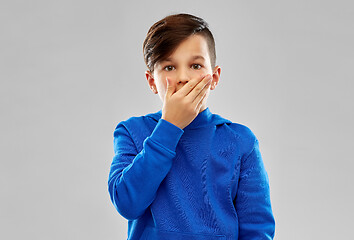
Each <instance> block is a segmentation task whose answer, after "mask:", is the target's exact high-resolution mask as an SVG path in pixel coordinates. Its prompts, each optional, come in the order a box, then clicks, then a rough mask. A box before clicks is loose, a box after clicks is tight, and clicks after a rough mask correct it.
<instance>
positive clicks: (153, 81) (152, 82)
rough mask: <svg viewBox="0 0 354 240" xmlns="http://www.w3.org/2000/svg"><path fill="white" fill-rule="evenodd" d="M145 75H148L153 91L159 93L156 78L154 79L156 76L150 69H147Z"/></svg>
mask: <svg viewBox="0 0 354 240" xmlns="http://www.w3.org/2000/svg"><path fill="white" fill-rule="evenodd" d="M145 77H146V80H147V82H148V84H149V87H150V89H151V91H152V92H153V93H155V94H156V93H157V87H156V84H155V79H154V76H153V74H152V73H151V72H150V71H149V70H146V71H145Z"/></svg>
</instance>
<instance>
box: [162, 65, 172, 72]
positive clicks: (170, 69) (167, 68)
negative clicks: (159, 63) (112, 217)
mask: <svg viewBox="0 0 354 240" xmlns="http://www.w3.org/2000/svg"><path fill="white" fill-rule="evenodd" d="M173 68H174V67H173V66H171V65H168V66H166V67H164V69H165V70H166V71H172V70H173Z"/></svg>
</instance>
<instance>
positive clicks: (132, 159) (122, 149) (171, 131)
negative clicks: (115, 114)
mask: <svg viewBox="0 0 354 240" xmlns="http://www.w3.org/2000/svg"><path fill="white" fill-rule="evenodd" d="M183 132H184V131H183V130H182V129H180V128H179V127H177V126H175V125H173V124H172V123H170V122H168V121H166V120H164V119H160V120H159V122H158V123H157V125H156V127H155V129H154V131H153V132H152V133H151V135H150V136H149V137H147V138H146V139H145V140H144V142H143V149H142V150H141V151H140V152H139V153H138V152H137V149H136V147H135V144H134V142H133V140H132V138H131V136H130V134H129V132H128V130H127V129H126V127H125V126H124V125H123V124H122V123H119V124H118V125H117V127H116V129H115V131H114V140H113V143H114V153H115V155H114V157H113V161H112V164H111V167H110V173H109V178H108V191H109V194H110V197H111V201H112V203H113V205H114V206H115V208H116V209H117V211H118V212H119V213H120V214H121V215H122V216H123V217H124V218H126V219H128V220H133V219H137V218H139V217H140V216H141V215H142V214H143V213H144V212H145V210H146V209H147V208H148V207H149V205H150V204H151V203H152V202H153V200H154V199H155V194H156V191H157V189H158V187H159V185H160V183H161V182H162V180H163V179H164V178H165V177H166V175H167V173H168V172H169V170H170V169H171V167H172V160H173V158H174V157H175V155H176V152H175V151H176V146H177V143H178V141H179V139H180V137H181V136H182V134H183Z"/></svg>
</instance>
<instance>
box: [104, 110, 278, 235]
mask: <svg viewBox="0 0 354 240" xmlns="http://www.w3.org/2000/svg"><path fill="white" fill-rule="evenodd" d="M161 115H162V111H161V110H160V111H158V112H155V113H150V114H147V115H145V116H139V117H130V118H129V119H127V120H125V121H121V122H120V123H118V125H117V126H116V128H115V130H114V134H113V146H114V157H113V161H112V164H111V167H110V172H109V177H108V191H109V194H110V197H111V201H112V203H113V205H114V207H115V208H116V209H117V211H118V212H119V214H120V215H122V216H123V217H124V218H126V219H127V220H128V232H127V235H128V240H182V239H183V240H189V239H196V240H235V239H247V240H253V239H254V240H255V239H257V240H260V239H273V237H274V234H275V220H274V216H273V213H272V207H271V201H270V189H269V180H268V174H267V172H266V170H265V168H264V165H263V160H262V157H261V153H260V150H259V144H258V140H257V138H256V136H255V135H254V134H253V132H252V131H251V130H250V129H249V128H248V127H246V126H244V125H242V124H239V123H233V122H231V121H229V120H227V119H225V118H223V117H221V116H220V115H218V114H213V113H211V112H210V109H209V108H206V109H205V110H203V111H202V112H200V113H199V114H198V116H197V117H196V118H195V119H194V120H193V121H192V122H191V123H190V124H189V125H188V126H187V127H185V128H184V129H181V128H179V127H177V126H176V125H174V124H172V123H170V122H168V121H166V120H164V119H161Z"/></svg>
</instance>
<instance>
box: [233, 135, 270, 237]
mask: <svg viewBox="0 0 354 240" xmlns="http://www.w3.org/2000/svg"><path fill="white" fill-rule="evenodd" d="M234 205H235V209H236V212H237V215H238V220H239V239H242V240H243V239H247V240H255V239H257V240H259V239H264V240H265V239H273V237H274V234H275V220H274V216H273V213H272V207H271V202H270V188H269V179H268V174H267V172H266V170H265V168H264V164H263V160H262V156H261V153H260V151H259V144H258V140H257V138H255V141H254V145H253V149H252V151H251V152H250V154H249V155H248V156H246V158H245V159H243V160H242V162H241V169H240V178H239V182H238V190H237V194H236V197H235V199H234Z"/></svg>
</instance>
